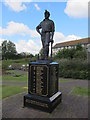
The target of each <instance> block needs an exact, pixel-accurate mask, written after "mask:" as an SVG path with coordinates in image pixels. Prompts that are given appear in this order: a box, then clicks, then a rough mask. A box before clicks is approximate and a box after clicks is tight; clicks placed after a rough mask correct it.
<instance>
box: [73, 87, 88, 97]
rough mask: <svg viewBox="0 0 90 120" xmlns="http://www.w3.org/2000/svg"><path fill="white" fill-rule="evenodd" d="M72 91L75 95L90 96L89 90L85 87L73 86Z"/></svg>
mask: <svg viewBox="0 0 90 120" xmlns="http://www.w3.org/2000/svg"><path fill="white" fill-rule="evenodd" d="M72 93H73V94H75V95H82V96H90V90H88V88H85V87H74V89H73V90H72Z"/></svg>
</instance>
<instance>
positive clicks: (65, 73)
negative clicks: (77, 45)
mask: <svg viewBox="0 0 90 120" xmlns="http://www.w3.org/2000/svg"><path fill="white" fill-rule="evenodd" d="M58 62H59V77H64V78H74V79H88V62H87V60H82V59H72V60H68V59H61V60H58Z"/></svg>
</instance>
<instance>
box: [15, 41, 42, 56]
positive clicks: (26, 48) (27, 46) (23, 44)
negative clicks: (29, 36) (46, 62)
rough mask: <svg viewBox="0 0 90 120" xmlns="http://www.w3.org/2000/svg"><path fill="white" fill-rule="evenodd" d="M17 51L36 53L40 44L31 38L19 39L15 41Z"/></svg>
mask: <svg viewBox="0 0 90 120" xmlns="http://www.w3.org/2000/svg"><path fill="white" fill-rule="evenodd" d="M15 44H16V49H17V51H18V52H19V53H20V52H29V53H32V54H34V55H35V54H38V53H39V51H40V49H41V46H39V45H37V44H36V42H34V41H33V40H28V41H26V40H19V42H17V43H15Z"/></svg>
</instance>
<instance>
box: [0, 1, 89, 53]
mask: <svg viewBox="0 0 90 120" xmlns="http://www.w3.org/2000/svg"><path fill="white" fill-rule="evenodd" d="M46 1H48V0H46ZM49 1H50V2H45V0H44V1H43V2H39V1H38V2H35V0H34V2H33V1H31V0H3V1H2V2H0V19H1V20H2V22H1V21H0V43H1V42H2V41H3V40H10V41H12V42H14V43H15V45H16V50H17V52H19V53H20V52H29V53H32V54H37V53H38V52H39V51H40V49H41V47H42V43H41V38H40V35H39V34H38V33H37V32H36V26H37V25H38V24H39V23H40V22H41V21H42V20H43V19H44V11H45V10H48V11H49V12H50V14H51V15H50V19H52V20H53V21H54V23H55V34H54V44H53V45H55V44H56V43H60V42H65V41H70V40H77V39H81V38H86V37H88V0H83V2H82V0H78V1H77V0H67V2H63V1H62V2H54V0H49ZM58 1H59V0H58Z"/></svg>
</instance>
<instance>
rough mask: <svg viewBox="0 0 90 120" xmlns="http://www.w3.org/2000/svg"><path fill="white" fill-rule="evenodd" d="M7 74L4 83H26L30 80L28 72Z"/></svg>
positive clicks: (12, 71)
mask: <svg viewBox="0 0 90 120" xmlns="http://www.w3.org/2000/svg"><path fill="white" fill-rule="evenodd" d="M6 73H7V74H6ZM6 73H5V75H3V76H2V81H8V82H9V81H10V82H12V81H16V82H24V81H27V80H28V72H25V71H20V70H7V71H6Z"/></svg>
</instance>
